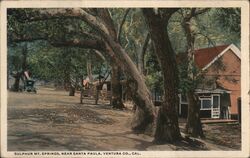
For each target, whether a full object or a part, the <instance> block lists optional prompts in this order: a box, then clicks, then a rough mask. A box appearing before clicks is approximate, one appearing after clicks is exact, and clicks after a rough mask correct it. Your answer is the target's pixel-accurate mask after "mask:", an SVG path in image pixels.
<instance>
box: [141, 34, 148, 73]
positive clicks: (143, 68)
mask: <svg viewBox="0 0 250 158" xmlns="http://www.w3.org/2000/svg"><path fill="white" fill-rule="evenodd" d="M149 40H150V35H149V34H147V36H146V38H145V41H144V44H143V47H142V49H141V50H140V51H138V69H139V71H140V72H141V74H143V75H145V64H144V58H145V54H146V51H147V47H148V44H149Z"/></svg>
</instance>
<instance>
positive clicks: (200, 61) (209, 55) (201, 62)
mask: <svg viewBox="0 0 250 158" xmlns="http://www.w3.org/2000/svg"><path fill="white" fill-rule="evenodd" d="M228 46H229V45H222V46H216V47H211V48H203V49H198V50H195V54H194V60H195V64H196V66H197V67H199V68H201V69H202V68H204V67H205V66H206V65H207V64H209V63H210V62H211V61H212V60H213V59H214V58H215V57H216V56H218V55H219V54H220V53H221V52H222V51H223V50H224V49H226V48H227V47H228Z"/></svg>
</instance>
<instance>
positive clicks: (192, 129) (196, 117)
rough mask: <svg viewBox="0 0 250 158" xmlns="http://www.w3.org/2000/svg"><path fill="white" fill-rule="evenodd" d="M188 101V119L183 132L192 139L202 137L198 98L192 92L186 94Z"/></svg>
mask: <svg viewBox="0 0 250 158" xmlns="http://www.w3.org/2000/svg"><path fill="white" fill-rule="evenodd" d="M187 99H188V118H187V124H186V130H185V132H186V133H187V134H190V135H191V136H192V137H204V133H203V130H202V125H201V120H200V106H199V104H198V97H197V96H196V95H195V94H194V91H193V90H190V91H189V92H187Z"/></svg>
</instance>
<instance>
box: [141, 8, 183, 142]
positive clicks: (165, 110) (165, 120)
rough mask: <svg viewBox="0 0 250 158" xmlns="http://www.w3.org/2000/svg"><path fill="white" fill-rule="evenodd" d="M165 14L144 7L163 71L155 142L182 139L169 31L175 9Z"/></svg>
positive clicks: (175, 75)
mask: <svg viewBox="0 0 250 158" xmlns="http://www.w3.org/2000/svg"><path fill="white" fill-rule="evenodd" d="M165 11H166V12H165V14H160V13H158V14H156V13H155V11H154V10H153V9H143V14H144V17H145V19H146V23H147V24H148V27H149V32H150V36H151V39H152V42H153V43H154V48H155V53H156V56H157V59H158V61H159V64H160V66H161V70H162V73H163V84H164V98H163V102H162V106H161V107H160V109H159V112H158V117H157V124H156V131H155V142H174V141H177V140H180V139H181V134H180V129H179V125H178V115H177V111H176V107H177V106H178V105H179V100H178V71H177V64H176V60H175V52H174V50H173V48H172V45H171V42H170V40H169V36H168V32H167V24H168V20H169V18H170V17H171V15H172V14H173V13H174V11H175V10H174V9H165Z"/></svg>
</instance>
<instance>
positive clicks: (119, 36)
mask: <svg viewBox="0 0 250 158" xmlns="http://www.w3.org/2000/svg"><path fill="white" fill-rule="evenodd" d="M129 11H130V8H127V9H126V11H125V14H124V16H123V18H122V21H121V24H120V27H119V29H118V34H117V40H118V42H119V43H121V33H122V27H123V25H124V23H125V21H126V18H127V15H128V13H129Z"/></svg>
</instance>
